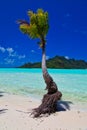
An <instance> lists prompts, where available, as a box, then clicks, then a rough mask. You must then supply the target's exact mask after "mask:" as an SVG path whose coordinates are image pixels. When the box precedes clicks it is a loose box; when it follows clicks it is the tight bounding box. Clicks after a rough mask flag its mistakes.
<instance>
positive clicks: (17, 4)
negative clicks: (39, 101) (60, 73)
mask: <svg viewBox="0 0 87 130" xmlns="http://www.w3.org/2000/svg"><path fill="white" fill-rule="evenodd" d="M38 8H42V9H43V10H45V11H48V13H49V24H50V29H49V32H48V35H47V47H46V51H47V52H46V54H47V58H51V57H54V56H55V55H60V56H65V57H67V58H75V59H83V60H86V61H87V0H13V1H12V0H3V1H0V67H14V66H19V65H21V64H24V63H27V62H37V61H41V50H40V48H39V47H38V45H37V44H36V43H37V41H38V40H31V39H30V38H29V37H28V36H26V35H23V34H22V33H21V32H20V31H19V27H18V25H17V24H16V21H17V20H18V19H25V20H29V19H28V16H27V11H28V10H33V11H36V10H37V9H38Z"/></svg>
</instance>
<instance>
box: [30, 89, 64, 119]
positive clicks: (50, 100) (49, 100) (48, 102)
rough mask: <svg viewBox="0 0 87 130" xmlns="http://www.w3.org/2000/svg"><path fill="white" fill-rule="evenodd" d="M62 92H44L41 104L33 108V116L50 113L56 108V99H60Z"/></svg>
mask: <svg viewBox="0 0 87 130" xmlns="http://www.w3.org/2000/svg"><path fill="white" fill-rule="evenodd" d="M61 96H62V94H61V92H59V91H57V92H55V93H53V94H45V95H44V96H43V99H42V104H41V105H40V106H39V107H38V108H35V109H34V110H33V113H32V114H33V115H34V117H39V116H40V115H41V114H46V113H47V114H49V115H50V114H51V113H54V112H56V110H57V107H56V106H57V101H58V100H60V98H61Z"/></svg>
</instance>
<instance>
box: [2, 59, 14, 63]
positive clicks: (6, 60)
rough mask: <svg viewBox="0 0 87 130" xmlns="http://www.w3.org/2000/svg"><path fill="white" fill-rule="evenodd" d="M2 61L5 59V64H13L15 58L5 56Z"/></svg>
mask: <svg viewBox="0 0 87 130" xmlns="http://www.w3.org/2000/svg"><path fill="white" fill-rule="evenodd" d="M4 61H5V64H13V63H14V61H15V59H9V58H5V59H4Z"/></svg>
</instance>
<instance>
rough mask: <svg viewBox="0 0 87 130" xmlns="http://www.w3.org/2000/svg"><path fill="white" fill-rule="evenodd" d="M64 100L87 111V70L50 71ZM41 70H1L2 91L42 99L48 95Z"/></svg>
mask: <svg viewBox="0 0 87 130" xmlns="http://www.w3.org/2000/svg"><path fill="white" fill-rule="evenodd" d="M48 71H49V73H50V75H51V76H52V77H53V79H54V81H55V82H56V84H57V85H58V89H59V91H61V92H62V94H63V96H62V100H64V101H70V102H72V103H73V104H77V106H78V104H79V106H81V107H82V108H83V109H87V70H86V69H85V70H80V69H48ZM45 86H46V85H45V83H44V80H43V77H42V70H41V69H18V68H17V69H16V68H15V69H13V68H12V69H0V91H4V92H7V93H11V94H18V95H24V96H32V97H35V98H39V99H41V98H42V96H43V94H45V93H46V90H44V89H45Z"/></svg>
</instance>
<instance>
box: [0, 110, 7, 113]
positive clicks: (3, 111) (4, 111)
mask: <svg viewBox="0 0 87 130" xmlns="http://www.w3.org/2000/svg"><path fill="white" fill-rule="evenodd" d="M7 110H8V109H1V110H0V114H3V113H6V111H7Z"/></svg>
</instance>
